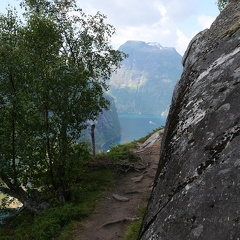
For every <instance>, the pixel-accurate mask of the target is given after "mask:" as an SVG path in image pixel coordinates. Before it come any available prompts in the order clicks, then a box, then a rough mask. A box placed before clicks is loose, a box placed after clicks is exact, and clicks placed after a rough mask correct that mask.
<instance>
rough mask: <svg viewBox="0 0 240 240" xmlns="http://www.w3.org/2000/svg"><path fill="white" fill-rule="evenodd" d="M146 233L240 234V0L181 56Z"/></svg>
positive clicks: (147, 237) (235, 238)
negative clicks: (181, 66)
mask: <svg viewBox="0 0 240 240" xmlns="http://www.w3.org/2000/svg"><path fill="white" fill-rule="evenodd" d="M183 65H184V72H183V74H182V77H181V79H180V81H179V82H178V84H177V86H176V87H175V91H174V95H173V99H172V105H171V109H170V113H169V117H168V120H167V124H166V128H165V133H164V138H163V142H162V149H161V154H160V164H159V169H158V173H157V175H156V179H155V185H154V189H153V192H152V196H151V199H150V202H149V206H148V210H147V213H146V215H145V218H144V222H143V225H142V229H141V233H140V237H139V239H141V240H155V239H158V240H171V239H172V240H189V239H202V240H228V239H229V240H230V239H232V240H239V239H240V1H239V0H238V1H236V0H232V1H230V3H229V4H228V6H227V7H226V9H225V10H224V11H223V12H221V14H220V15H219V16H218V18H217V19H216V20H215V22H214V23H213V24H212V26H211V28H210V29H209V30H205V31H203V32H201V33H199V34H198V35H197V36H196V37H195V38H194V39H193V40H192V41H191V43H190V45H189V48H188V50H187V51H186V54H185V56H184V57H183Z"/></svg>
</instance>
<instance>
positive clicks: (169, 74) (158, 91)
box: [109, 41, 182, 115]
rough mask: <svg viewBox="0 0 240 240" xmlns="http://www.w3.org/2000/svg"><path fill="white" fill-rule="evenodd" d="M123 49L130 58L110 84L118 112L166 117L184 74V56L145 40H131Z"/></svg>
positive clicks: (113, 76) (121, 48)
mask: <svg viewBox="0 0 240 240" xmlns="http://www.w3.org/2000/svg"><path fill="white" fill-rule="evenodd" d="M119 50H120V51H123V52H125V53H127V54H128V55H129V57H128V58H126V59H125V60H124V61H123V63H122V67H121V69H119V70H118V71H117V73H116V74H113V75H112V77H111V79H110V83H109V84H110V91H109V94H110V95H111V96H113V97H114V99H115V102H116V107H117V110H118V112H120V113H142V114H163V115H164V111H165V112H168V110H169V106H170V103H171V96H172V92H173V89H174V86H175V85H176V82H177V80H178V79H179V78H180V76H181V74H182V65H181V55H180V54H179V53H178V52H177V51H176V50H175V49H174V48H169V47H162V46H161V45H160V44H159V43H145V42H142V41H127V42H126V43H125V44H123V45H122V46H120V48H119ZM166 109H167V111H166Z"/></svg>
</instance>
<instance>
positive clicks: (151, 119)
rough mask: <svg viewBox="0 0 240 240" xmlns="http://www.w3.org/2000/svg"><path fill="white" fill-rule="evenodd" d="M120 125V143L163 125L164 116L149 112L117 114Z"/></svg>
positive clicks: (135, 138) (144, 134)
mask: <svg viewBox="0 0 240 240" xmlns="http://www.w3.org/2000/svg"><path fill="white" fill-rule="evenodd" d="M118 118H119V121H120V125H121V139H120V142H119V143H121V144H123V143H127V142H131V141H133V140H137V139H139V138H141V137H144V136H146V135H147V134H148V133H150V132H151V131H152V130H154V129H156V128H159V127H161V126H164V125H165V122H166V117H162V116H161V115H152V114H151V115H149V114H121V113H119V114H118Z"/></svg>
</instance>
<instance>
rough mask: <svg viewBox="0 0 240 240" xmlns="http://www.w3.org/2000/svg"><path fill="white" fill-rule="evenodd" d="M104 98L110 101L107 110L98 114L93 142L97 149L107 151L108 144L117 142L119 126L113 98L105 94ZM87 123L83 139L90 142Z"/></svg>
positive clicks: (119, 133) (119, 132)
mask: <svg viewBox="0 0 240 240" xmlns="http://www.w3.org/2000/svg"><path fill="white" fill-rule="evenodd" d="M105 97H106V99H108V101H109V102H110V107H109V110H103V112H102V113H101V114H100V115H99V116H98V122H97V124H96V128H95V132H94V133H95V142H96V149H97V151H99V150H100V151H107V150H108V149H109V145H111V144H112V143H115V142H118V141H119V140H120V138H121V126H120V122H119V119H118V114H117V108H116V105H115V102H114V99H113V98H112V97H111V96H109V95H105ZM90 128H91V126H90V125H89V126H88V128H87V129H86V130H84V131H83V134H84V135H85V137H84V138H85V139H87V140H88V141H89V142H91V136H90V132H91V130H90Z"/></svg>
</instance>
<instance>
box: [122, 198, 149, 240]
mask: <svg viewBox="0 0 240 240" xmlns="http://www.w3.org/2000/svg"><path fill="white" fill-rule="evenodd" d="M147 203H148V200H146V201H145V202H144V203H143V204H142V206H141V207H140V214H139V215H140V217H139V219H138V220H136V221H134V222H133V223H132V224H131V225H129V227H128V229H127V232H126V234H125V236H124V240H138V236H139V233H140V229H141V226H142V221H143V217H144V214H145V212H146V210H147Z"/></svg>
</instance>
